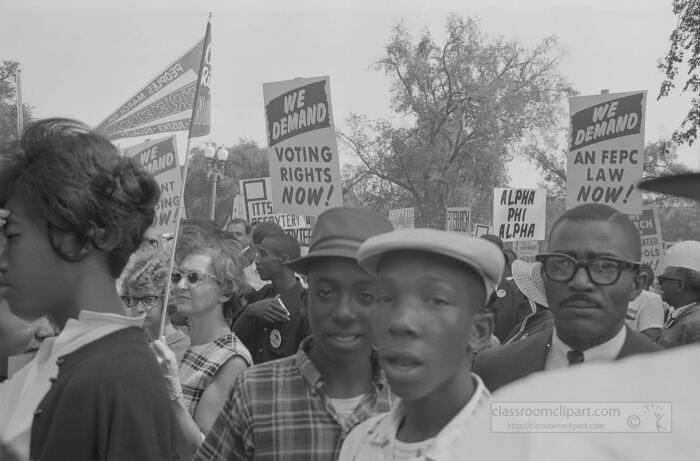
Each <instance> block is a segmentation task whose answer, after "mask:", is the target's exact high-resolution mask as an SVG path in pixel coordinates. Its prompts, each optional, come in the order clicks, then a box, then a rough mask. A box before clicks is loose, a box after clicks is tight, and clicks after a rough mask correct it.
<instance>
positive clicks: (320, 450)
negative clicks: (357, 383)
mask: <svg viewBox="0 0 700 461" xmlns="http://www.w3.org/2000/svg"><path fill="white" fill-rule="evenodd" d="M312 345H313V337H310V338H307V339H305V340H304V341H303V342H302V343H301V345H300V347H299V351H298V352H297V353H296V354H295V355H293V356H290V357H286V358H283V359H280V360H274V361H272V362H266V363H264V364H261V365H258V366H254V367H252V368H250V369H248V370H245V371H244V372H242V373H241V374H240V375H239V376H238V377H237V378H236V381H235V383H234V385H233V387H232V389H231V392H230V394H229V397H228V399H227V400H226V404H225V405H224V408H223V410H222V411H221V413H219V416H218V417H217V419H216V422H215V423H214V426H213V427H212V429H211V431H210V432H209V434H208V435H207V437H206V439H205V440H204V443H203V444H202V446H201V447H200V448H199V451H197V454H196V456H195V457H194V459H195V460H198V461H204V460H219V459H235V460H253V459H255V460H280V461H282V460H284V461H287V460H292V461H293V460H304V461H307V460H309V461H314V460H319V461H320V460H324V461H327V460H334V459H336V458H337V457H338V454H339V453H340V447H341V445H342V443H343V440H345V437H346V436H347V434H348V433H349V432H350V430H352V428H353V427H355V426H356V425H357V424H359V423H361V422H362V421H365V420H366V419H368V418H369V417H371V416H373V415H375V414H378V413H382V412H386V411H389V408H390V407H391V399H390V395H389V388H388V385H387V384H386V381H385V379H384V375H383V373H382V372H381V371H380V369H379V365H378V363H377V361H376V357H374V356H373V357H372V359H371V360H372V365H373V368H374V370H375V375H374V378H373V380H372V386H371V390H370V391H369V392H368V393H367V394H365V395H364V397H363V398H362V400H361V401H360V403H359V405H358V406H357V408H355V410H354V411H353V413H352V414H351V415H350V417H348V418H343V417H340V416H339V415H338V413H337V412H336V411H335V409H334V408H333V405H332V404H331V402H330V398H329V397H328V396H327V395H326V394H325V392H324V387H325V386H324V382H323V378H322V377H321V374H320V372H319V371H318V369H317V368H316V367H315V366H314V364H313V363H312V362H311V360H310V359H309V356H308V355H307V352H308V351H309V350H310V348H311V347H312Z"/></svg>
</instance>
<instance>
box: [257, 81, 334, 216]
mask: <svg viewBox="0 0 700 461" xmlns="http://www.w3.org/2000/svg"><path fill="white" fill-rule="evenodd" d="M263 96H264V100H265V118H266V128H267V140H268V145H269V158H270V186H271V189H272V203H273V205H274V209H275V212H276V213H290V214H301V215H306V216H316V215H318V214H319V213H321V212H322V211H323V210H325V209H327V208H333V207H338V206H342V205H343V196H342V181H341V178H340V161H339V160H338V145H337V143H336V138H335V128H334V126H333V113H332V110H331V98H330V83H329V78H328V77H315V78H298V79H294V80H287V81H282V82H273V83H265V84H263Z"/></svg>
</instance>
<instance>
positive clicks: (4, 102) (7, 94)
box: [0, 61, 32, 145]
mask: <svg viewBox="0 0 700 461" xmlns="http://www.w3.org/2000/svg"><path fill="white" fill-rule="evenodd" d="M18 70H19V63H18V62H17V61H2V65H0V145H2V144H5V143H8V142H11V141H13V140H15V139H17V85H16V82H15V75H16V74H17V71H18ZM22 107H23V115H24V117H23V118H24V126H27V124H28V123H29V122H30V120H31V118H32V108H31V107H30V106H28V105H26V104H22Z"/></svg>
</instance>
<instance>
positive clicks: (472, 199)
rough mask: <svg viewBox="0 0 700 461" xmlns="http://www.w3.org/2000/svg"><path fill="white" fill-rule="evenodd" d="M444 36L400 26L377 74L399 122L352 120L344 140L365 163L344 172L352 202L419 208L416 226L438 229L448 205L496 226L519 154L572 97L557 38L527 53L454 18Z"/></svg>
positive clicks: (342, 135) (472, 22) (358, 117)
mask: <svg viewBox="0 0 700 461" xmlns="http://www.w3.org/2000/svg"><path fill="white" fill-rule="evenodd" d="M445 31H446V37H447V38H446V39H445V41H444V42H443V43H438V42H437V41H436V40H435V39H433V37H432V36H431V34H430V32H429V31H428V30H427V29H426V30H425V31H423V33H422V34H421V36H420V37H419V39H418V40H417V41H415V42H414V41H413V39H412V37H411V36H410V35H409V33H408V32H407V30H406V28H405V27H404V26H403V25H402V24H398V25H397V26H396V27H395V28H394V30H393V34H392V37H391V39H390V41H389V43H388V44H387V45H386V47H385V56H384V57H383V58H382V59H380V60H379V61H378V62H377V63H376V69H377V70H378V71H383V72H384V73H385V74H386V75H387V76H388V77H389V78H390V79H391V82H392V110H393V111H394V113H395V114H396V118H398V119H400V122H401V123H392V122H391V121H389V120H369V119H367V118H366V117H363V116H361V115H355V114H352V115H351V116H350V118H349V119H348V122H347V125H348V129H347V131H346V132H341V133H339V141H340V144H341V145H342V146H343V147H344V148H346V149H348V150H349V151H350V152H351V153H352V154H354V155H355V156H356V157H357V158H359V160H360V163H359V164H358V165H355V166H353V167H350V168H348V169H346V171H345V173H346V180H345V183H346V187H345V188H346V189H348V190H350V189H352V191H353V194H352V195H353V196H355V197H357V198H358V199H359V200H361V201H362V203H363V204H366V205H369V206H371V207H372V208H375V209H377V208H378V207H379V208H380V209H379V210H378V211H385V210H384V209H381V208H385V207H386V204H387V202H388V203H390V204H391V205H390V206H394V205H395V204H404V205H406V206H414V207H415V215H416V216H415V218H416V225H417V226H430V227H436V228H442V227H444V225H445V208H446V207H447V206H463V205H465V204H470V205H471V206H472V209H473V212H474V216H475V219H485V218H486V217H490V215H491V206H492V205H491V203H492V202H491V200H492V195H493V188H494V187H499V186H503V185H505V184H507V182H508V179H509V178H508V174H507V172H506V163H507V162H508V161H509V160H510V159H511V158H512V156H513V155H514V150H515V146H516V145H517V144H518V143H519V142H521V141H523V140H524V139H525V138H526V137H527V136H528V135H529V134H530V133H533V132H539V131H546V130H549V129H550V128H551V126H552V125H553V123H554V122H553V120H555V119H557V117H559V116H560V114H561V100H562V98H563V97H564V96H566V95H570V94H573V91H572V90H571V87H570V85H569V83H568V82H567V81H566V80H565V79H564V78H563V77H561V76H560V75H559V74H558V73H557V66H558V64H559V61H560V59H561V52H560V50H559V48H558V45H557V42H556V39H555V38H553V37H548V38H545V39H544V40H543V41H542V42H541V43H540V44H539V45H537V46H536V47H534V48H525V47H523V46H522V45H521V44H520V43H518V42H517V41H507V40H505V39H503V38H497V39H488V38H487V37H486V36H485V35H484V34H483V33H482V32H481V31H480V29H479V25H478V23H477V22H476V21H475V20H473V19H464V18H461V17H459V16H456V15H451V16H449V17H448V18H447V21H446V24H445ZM387 199H388V200H387Z"/></svg>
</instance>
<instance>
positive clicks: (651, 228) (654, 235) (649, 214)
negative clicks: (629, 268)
mask: <svg viewBox="0 0 700 461" xmlns="http://www.w3.org/2000/svg"><path fill="white" fill-rule="evenodd" d="M629 217H630V219H631V220H632V223H633V224H634V227H636V228H637V230H638V231H639V236H640V238H641V239H642V263H644V264H649V265H650V266H651V268H652V269H653V270H654V273H656V274H659V273H660V272H661V271H662V270H663V267H661V262H662V260H663V258H664V254H665V252H664V242H663V239H662V238H661V221H659V212H658V210H657V209H656V208H655V207H644V208H643V209H642V213H641V214H630V215H629Z"/></svg>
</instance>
